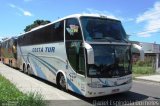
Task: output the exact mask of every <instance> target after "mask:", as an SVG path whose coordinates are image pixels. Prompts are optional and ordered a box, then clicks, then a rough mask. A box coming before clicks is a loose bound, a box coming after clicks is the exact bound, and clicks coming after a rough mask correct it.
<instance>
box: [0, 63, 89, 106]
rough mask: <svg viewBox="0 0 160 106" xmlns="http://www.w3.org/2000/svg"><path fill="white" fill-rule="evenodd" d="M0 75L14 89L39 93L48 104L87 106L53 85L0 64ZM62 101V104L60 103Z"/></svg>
mask: <svg viewBox="0 0 160 106" xmlns="http://www.w3.org/2000/svg"><path fill="white" fill-rule="evenodd" d="M0 74H1V75H3V76H4V77H6V78H7V79H8V80H10V81H11V82H12V83H13V84H15V85H16V87H17V88H18V89H19V90H20V91H22V92H24V93H28V92H38V93H40V94H41V95H42V96H43V97H44V99H45V100H48V101H47V102H48V103H49V102H50V103H54V105H58V106H59V105H65V106H67V105H68V106H70V105H71V104H73V105H76V106H77V105H79V106H81V105H84V106H88V105H90V104H88V103H87V102H85V101H83V102H82V100H80V99H79V98H77V97H76V96H73V95H70V94H68V93H66V92H63V91H61V90H59V89H57V88H56V86H55V85H53V86H52V85H50V84H47V83H44V82H43V81H41V80H39V79H36V78H33V77H30V76H28V75H25V74H24V73H22V72H19V71H18V70H15V69H12V68H10V67H8V66H5V65H3V64H2V63H0ZM62 101H63V102H62Z"/></svg>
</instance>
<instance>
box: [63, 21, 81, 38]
mask: <svg viewBox="0 0 160 106" xmlns="http://www.w3.org/2000/svg"><path fill="white" fill-rule="evenodd" d="M65 30H66V40H82V34H81V29H80V25H79V22H78V19H76V18H70V19H67V20H66V29H65Z"/></svg>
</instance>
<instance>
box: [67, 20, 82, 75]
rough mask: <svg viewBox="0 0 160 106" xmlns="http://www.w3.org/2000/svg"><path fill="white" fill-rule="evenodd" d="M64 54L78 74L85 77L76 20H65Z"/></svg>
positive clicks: (79, 32)
mask: <svg viewBox="0 0 160 106" xmlns="http://www.w3.org/2000/svg"><path fill="white" fill-rule="evenodd" d="M65 35H66V52H67V57H68V60H69V63H70V65H71V66H72V68H73V69H74V70H75V71H76V72H77V73H79V74H82V75H85V55H84V48H83V47H82V44H83V40H82V34H81V29H80V25H79V22H78V19H76V18H70V19H67V20H66V28H65Z"/></svg>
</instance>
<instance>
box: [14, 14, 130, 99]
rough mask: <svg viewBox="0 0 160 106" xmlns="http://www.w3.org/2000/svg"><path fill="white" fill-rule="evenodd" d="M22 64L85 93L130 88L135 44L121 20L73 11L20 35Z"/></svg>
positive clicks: (26, 69)
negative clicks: (69, 14)
mask: <svg viewBox="0 0 160 106" xmlns="http://www.w3.org/2000/svg"><path fill="white" fill-rule="evenodd" d="M17 63H18V67H19V68H20V69H21V70H23V71H24V72H25V73H28V74H31V75H35V76H38V77H40V78H42V79H45V80H47V81H51V82H53V83H55V84H57V85H58V87H60V88H61V89H65V90H71V91H73V92H76V93H78V94H80V95H83V96H85V97H97V96H103V95H109V94H114V93H121V92H126V91H128V90H130V89H131V86H132V71H131V67H132V65H131V43H129V42H128V40H127V34H126V33H125V30H124V29H123V26H122V24H121V22H120V21H119V20H115V19H110V18H108V17H106V16H101V15H94V14H75V15H71V16H68V17H65V18H62V19H59V20H57V21H55V22H52V23H50V24H47V25H44V26H40V27H39V28H36V29H33V30H31V31H29V32H27V33H25V34H22V35H20V36H19V37H18V42H17Z"/></svg>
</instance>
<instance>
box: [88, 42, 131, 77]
mask: <svg viewBox="0 0 160 106" xmlns="http://www.w3.org/2000/svg"><path fill="white" fill-rule="evenodd" d="M91 46H92V47H93V50H94V61H95V62H94V64H92V65H89V73H88V74H89V76H93V77H94V76H95V77H105V78H112V77H122V76H125V75H128V74H131V52H130V46H128V45H106V44H103V45H96V44H92V45H91Z"/></svg>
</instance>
